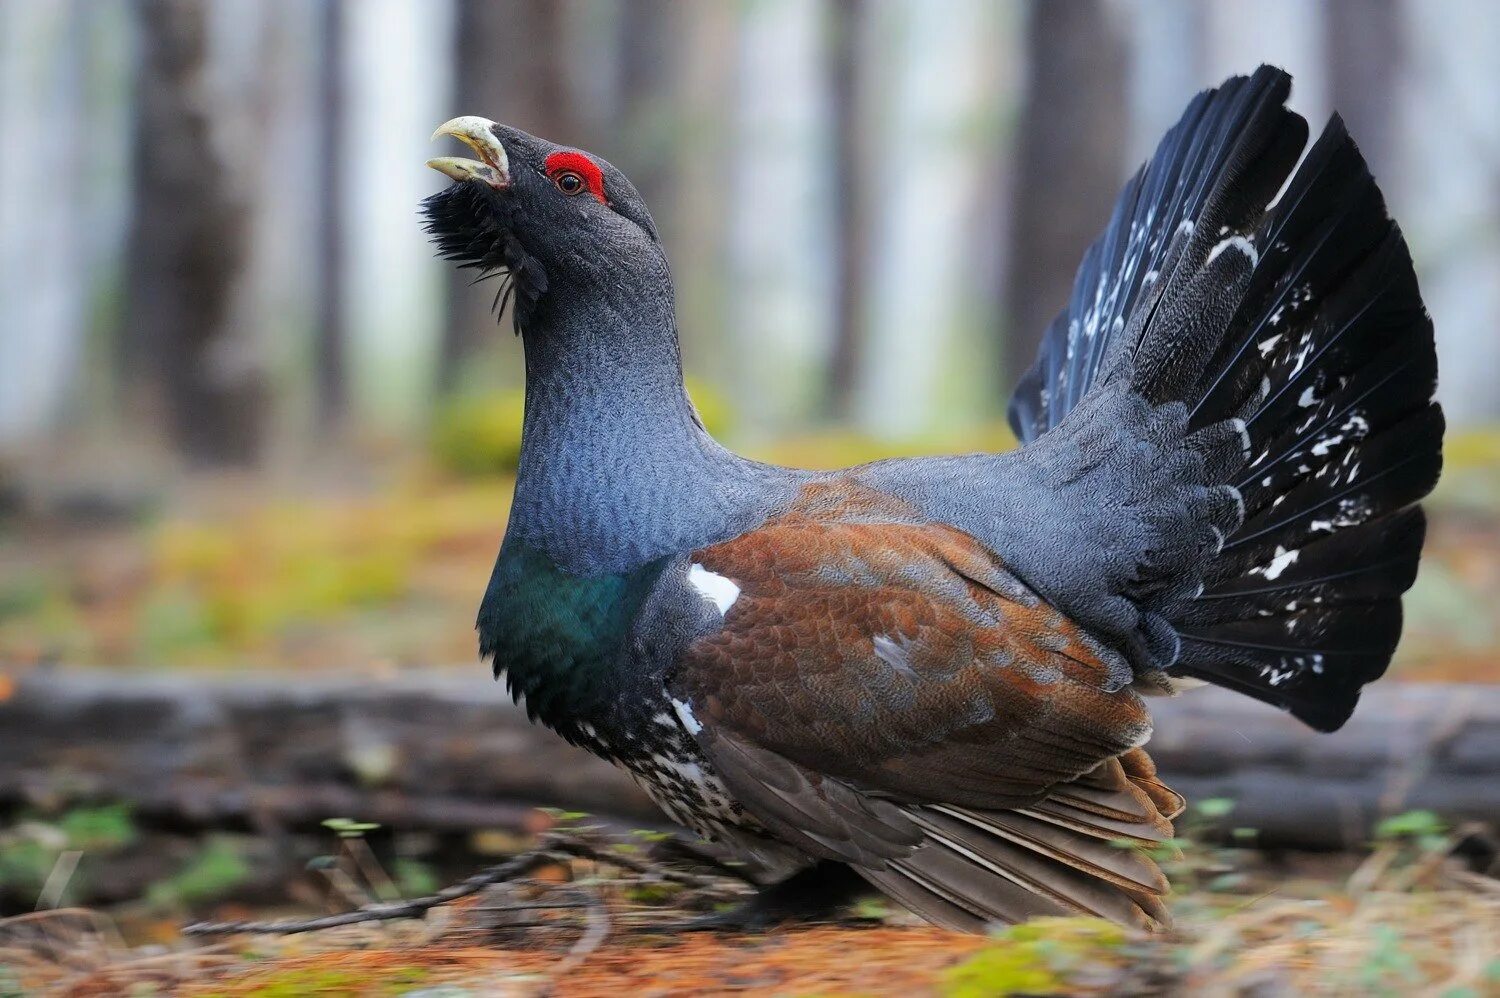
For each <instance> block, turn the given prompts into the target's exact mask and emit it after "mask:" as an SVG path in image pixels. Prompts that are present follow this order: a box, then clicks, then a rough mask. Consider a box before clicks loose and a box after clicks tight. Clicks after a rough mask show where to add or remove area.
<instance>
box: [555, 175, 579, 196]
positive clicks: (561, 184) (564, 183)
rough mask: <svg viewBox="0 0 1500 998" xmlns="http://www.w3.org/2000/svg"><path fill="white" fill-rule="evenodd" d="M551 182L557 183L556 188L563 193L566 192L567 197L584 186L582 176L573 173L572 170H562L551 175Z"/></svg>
mask: <svg viewBox="0 0 1500 998" xmlns="http://www.w3.org/2000/svg"><path fill="white" fill-rule="evenodd" d="M552 182H553V183H554V184H556V185H557V189H558V190H560V191H562V192H563V193H564V194H567V195H568V196H569V197H571V196H572V195H574V194H577V193H579V192H581V191H582V190H583V189H584V187H585V186H586V185H585V184H584V182H583V178H582V177H581V176H579V175H578V174H576V173H574V172H573V171H572V170H564V171H563V172H561V173H559V174H558V175H557V176H555V177H553V178H552Z"/></svg>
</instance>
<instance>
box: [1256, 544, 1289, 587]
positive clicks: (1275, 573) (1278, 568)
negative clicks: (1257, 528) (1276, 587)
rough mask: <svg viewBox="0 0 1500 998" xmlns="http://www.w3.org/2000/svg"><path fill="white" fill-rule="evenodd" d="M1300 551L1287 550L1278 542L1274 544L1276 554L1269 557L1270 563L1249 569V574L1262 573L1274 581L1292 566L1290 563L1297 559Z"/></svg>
mask: <svg viewBox="0 0 1500 998" xmlns="http://www.w3.org/2000/svg"><path fill="white" fill-rule="evenodd" d="M1300 553H1301V552H1300V551H1296V550H1292V551H1288V550H1287V549H1286V548H1284V547H1282V546H1281V545H1280V544H1278V545H1276V556H1275V557H1273V558H1272V559H1271V563H1270V564H1269V565H1262V566H1261V567H1260V568H1252V569H1250V574H1251V575H1264V576H1265V577H1266V578H1267V579H1268V580H1271V581H1275V580H1276V579H1279V578H1280V577H1281V573H1282V572H1285V571H1286V570H1287V569H1288V568H1290V567H1291V566H1292V563H1293V562H1295V561H1296V560H1297V555H1299V554H1300Z"/></svg>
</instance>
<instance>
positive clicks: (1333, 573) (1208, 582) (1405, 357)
mask: <svg viewBox="0 0 1500 998" xmlns="http://www.w3.org/2000/svg"><path fill="white" fill-rule="evenodd" d="M1289 86H1290V81H1289V79H1288V78H1287V76H1286V75H1285V74H1284V73H1281V72H1280V71H1278V70H1273V69H1270V68H1264V67H1263V68H1262V69H1261V70H1260V71H1259V72H1257V73H1256V74H1255V76H1253V77H1251V78H1248V79H1245V78H1240V79H1236V80H1232V81H1230V82H1229V83H1227V84H1225V86H1224V87H1222V88H1221V89H1220V90H1218V91H1211V92H1207V93H1205V94H1203V95H1200V97H1199V98H1198V99H1197V100H1195V101H1194V102H1193V104H1192V105H1191V107H1190V108H1189V110H1188V113H1187V114H1186V115H1185V116H1184V118H1183V121H1182V122H1181V123H1180V124H1179V125H1178V126H1177V127H1176V128H1175V129H1173V131H1172V132H1171V133H1169V135H1168V136H1167V138H1166V139H1165V140H1163V142H1162V145H1161V147H1160V148H1159V149H1158V151H1157V154H1156V156H1155V158H1153V160H1152V161H1151V163H1150V164H1148V165H1147V167H1145V168H1144V169H1143V171H1142V172H1141V173H1140V174H1139V175H1137V177H1136V178H1135V179H1134V180H1133V181H1132V182H1131V183H1130V185H1128V186H1127V188H1126V190H1125V192H1124V194H1123V195H1122V196H1121V199H1120V202H1119V204H1118V205H1117V207H1116V211H1115V216H1114V219H1113V220H1112V223H1111V226H1110V228H1109V230H1108V231H1107V232H1106V234H1105V235H1104V237H1103V238H1101V240H1100V241H1099V242H1098V243H1097V244H1096V245H1095V246H1094V247H1092V248H1091V249H1090V250H1089V253H1088V255H1087V256H1086V258H1085V261H1084V265H1083V267H1082V268H1081V269H1080V271H1079V278H1078V284H1077V285H1076V286H1075V289H1074V296H1073V301H1072V302H1071V303H1070V305H1069V309H1068V310H1067V311H1066V312H1064V314H1063V315H1062V316H1061V317H1060V318H1059V319H1058V322H1057V323H1056V324H1054V326H1053V328H1052V329H1051V331H1050V332H1049V335H1048V338H1047V340H1046V342H1045V343H1044V344H1043V346H1042V350H1041V354H1040V357H1039V359H1038V362H1037V365H1036V367H1034V368H1033V369H1032V370H1031V371H1030V372H1028V374H1027V375H1026V377H1025V378H1024V379H1022V383H1021V385H1020V387H1018V389H1017V392H1016V397H1015V399H1014V400H1013V402H1012V406H1011V419H1012V424H1013V425H1014V426H1015V428H1016V431H1017V433H1018V434H1020V435H1021V437H1022V439H1023V440H1026V441H1032V440H1038V439H1045V437H1044V436H1043V435H1044V434H1046V433H1047V431H1048V430H1049V429H1050V428H1052V427H1058V426H1066V425H1067V423H1068V421H1069V418H1070V414H1072V413H1073V412H1074V411H1075V410H1077V409H1080V408H1083V406H1084V403H1083V399H1084V398H1085V397H1086V396H1087V395H1088V394H1089V393H1090V392H1091V391H1094V392H1108V391H1111V390H1115V391H1118V390H1122V389H1124V388H1125V387H1126V386H1128V389H1129V391H1131V392H1133V393H1136V394H1138V395H1140V396H1141V397H1142V398H1144V399H1146V400H1147V401H1148V402H1150V403H1152V404H1154V405H1158V406H1167V407H1170V406H1183V407H1184V409H1183V411H1184V412H1185V414H1186V420H1185V423H1184V432H1188V433H1200V434H1202V433H1212V432H1222V433H1223V435H1224V436H1226V437H1230V436H1233V437H1239V438H1241V439H1242V440H1243V444H1244V448H1245V450H1244V453H1243V459H1241V460H1232V461H1227V462H1225V465H1226V466H1224V467H1221V468H1219V469H1217V475H1216V476H1210V477H1211V478H1214V479H1215V480H1217V481H1220V482H1222V483H1224V484H1225V485H1227V486H1229V487H1232V488H1233V490H1234V492H1235V494H1236V495H1237V496H1238V500H1239V505H1240V510H1239V514H1240V515H1239V516H1238V518H1237V519H1238V522H1237V523H1236V524H1235V525H1234V528H1233V529H1232V530H1229V531H1226V532H1225V533H1224V536H1222V537H1221V538H1219V543H1218V550H1217V553H1216V554H1215V556H1214V557H1213V558H1212V559H1211V560H1209V561H1208V562H1207V563H1206V564H1205V566H1204V567H1203V570H1202V572H1201V575H1200V583H1201V589H1199V590H1198V591H1196V592H1194V593H1188V594H1177V595H1175V596H1173V597H1172V598H1169V599H1166V600H1161V601H1159V602H1158V604H1157V606H1158V607H1159V612H1160V613H1161V615H1162V616H1163V617H1164V618H1165V619H1167V620H1168V621H1170V623H1171V624H1172V627H1173V629H1174V631H1175V632H1176V634H1177V637H1178V639H1179V641H1180V650H1179V654H1178V656H1177V659H1176V661H1175V662H1174V663H1173V664H1172V666H1171V670H1170V671H1171V673H1172V674H1174V675H1178V676H1187V677H1196V678H1201V679H1206V680H1208V681H1209V682H1213V683H1217V684H1219V685H1222V686H1227V687H1230V688H1232V689H1236V690H1239V691H1241V692H1244V693H1248V694H1249V695H1251V696H1254V697H1257V698H1259V699H1262V700H1266V701H1268V702H1270V703H1273V704H1277V705H1279V706H1282V707H1285V708H1288V709H1290V710H1291V711H1292V712H1293V713H1294V714H1296V715H1297V716H1298V717H1299V718H1301V719H1302V720H1304V721H1306V722H1307V723H1309V724H1311V725H1312V726H1314V727H1317V728H1321V729H1329V730H1331V729H1333V728H1337V727H1339V726H1340V725H1341V724H1342V723H1343V722H1344V721H1345V720H1346V719H1347V718H1348V716H1349V714H1350V712H1351V711H1352V710H1353V709H1354V704H1355V702H1356V700H1357V699H1358V695H1359V689H1360V687H1361V686H1362V685H1363V684H1365V683H1367V682H1369V681H1371V680H1373V679H1375V678H1377V677H1378V676H1380V674H1381V673H1382V672H1383V671H1384V670H1385V667H1386V664H1387V663H1388V662H1389V660H1390V656H1391V653H1392V651H1393V650H1394V648H1395V645H1396V641H1397V639H1398V638H1399V636H1400V631H1401V606H1400V596H1401V593H1402V592H1404V591H1405V589H1406V588H1407V587H1408V586H1409V585H1410V584H1411V581H1412V579H1413V577H1414V575H1415V572H1416V566H1417V560H1418V557H1419V555H1420V551H1421V543H1422V532H1423V530H1422V528H1423V520H1422V514H1421V511H1420V510H1419V509H1417V508H1416V507H1415V506H1414V505H1413V504H1414V503H1415V502H1416V501H1417V500H1419V499H1420V498H1421V497H1422V496H1424V495H1425V494H1426V493H1427V492H1428V491H1429V490H1430V489H1431V488H1432V486H1433V484H1434V483H1435V481H1436V479H1437V474H1438V470H1439V467H1440V464H1441V442H1442V432H1443V420H1442V413H1441V411H1440V410H1439V409H1438V407H1437V405H1436V404H1435V403H1434V402H1432V394H1433V390H1434V387H1435V384H1436V377H1437V365H1436V355H1435V352H1434V348H1433V335H1432V325H1431V322H1430V320H1429V319H1428V317H1427V314H1426V312H1425V311H1424V309H1423V307H1422V300H1421V296H1420V294H1419V293H1418V290H1417V284H1416V277H1415V275H1414V273H1413V271H1412V266H1411V259H1410V256H1409V254H1408V253H1407V250H1406V245H1405V242H1404V241H1403V239H1402V238H1401V234H1400V231H1399V230H1398V229H1397V228H1396V226H1395V224H1394V223H1393V222H1392V221H1391V220H1390V218H1389V217H1388V216H1387V214H1386V211H1385V205H1384V203H1383V201H1382V199H1381V197H1380V192H1379V190H1378V189H1377V188H1376V186H1375V183H1374V181H1373V180H1372V179H1371V177H1370V174H1369V171H1368V170H1367V168H1366V167H1365V164H1364V161H1363V159H1362V158H1361V157H1360V155H1359V151H1358V150H1357V149H1356V148H1355V145H1354V143H1353V141H1351V140H1350V138H1349V136H1348V134H1347V133H1346V131H1345V129H1344V125H1343V122H1342V121H1340V120H1339V119H1338V118H1337V116H1335V117H1334V118H1333V120H1332V121H1330V122H1329V124H1328V127H1327V128H1326V129H1325V130H1324V132H1323V134H1322V136H1321V137H1320V138H1319V140H1318V141H1317V143H1316V144H1315V145H1314V146H1313V148H1312V149H1311V150H1310V152H1309V153H1308V155H1307V158H1306V160H1305V161H1304V162H1303V163H1302V165H1301V167H1300V168H1299V169H1298V171H1297V173H1296V176H1295V177H1293V178H1292V180H1291V181H1290V183H1289V184H1287V187H1286V190H1285V192H1284V193H1282V195H1281V196H1280V198H1279V199H1278V200H1277V202H1276V204H1275V205H1274V206H1272V207H1270V208H1269V210H1268V209H1267V208H1266V204H1267V202H1268V201H1269V200H1270V199H1271V197H1272V196H1273V195H1274V194H1275V193H1276V191H1277V190H1278V189H1279V188H1280V187H1281V186H1282V183H1283V180H1284V179H1285V177H1286V175H1287V174H1288V173H1289V172H1290V170H1291V167H1292V165H1293V164H1294V163H1295V161H1296V158H1297V155H1298V153H1299V151H1300V149H1301V147H1302V144H1303V142H1304V141H1305V136H1306V124H1305V122H1303V121H1302V119H1301V118H1300V117H1298V116H1297V115H1295V114H1292V113H1291V112H1289V111H1287V110H1286V109H1285V108H1284V107H1283V102H1284V101H1285V98H1286V95H1287V91H1288V88H1289ZM1114 386H1119V387H1114ZM1221 427H1223V428H1227V429H1224V430H1222V431H1220V430H1218V429H1217V428H1221Z"/></svg>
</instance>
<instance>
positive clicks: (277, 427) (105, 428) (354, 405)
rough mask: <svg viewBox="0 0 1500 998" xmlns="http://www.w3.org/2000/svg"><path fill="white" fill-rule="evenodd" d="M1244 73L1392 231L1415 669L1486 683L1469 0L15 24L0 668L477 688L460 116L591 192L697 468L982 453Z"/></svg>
mask: <svg viewBox="0 0 1500 998" xmlns="http://www.w3.org/2000/svg"><path fill="white" fill-rule="evenodd" d="M1262 61H1270V62H1274V63H1278V64H1280V65H1282V66H1285V67H1286V68H1287V69H1289V70H1290V71H1291V72H1292V73H1293V75H1294V76H1295V79H1296V85H1295V92H1294V94H1293V101H1292V103H1293V106H1294V107H1295V108H1297V109H1298V110H1300V111H1301V112H1302V113H1304V114H1305V115H1307V116H1308V117H1309V118H1310V119H1311V120H1312V121H1313V122H1314V125H1315V127H1316V126H1317V125H1318V124H1320V123H1321V122H1322V121H1323V120H1325V119H1326V117H1327V116H1328V114H1329V113H1330V111H1331V110H1332V109H1333V108H1335V107H1336V108H1338V109H1339V110H1340V111H1341V112H1342V113H1343V114H1344V116H1345V117H1346V118H1347V119H1348V121H1349V124H1350V127H1351V130H1352V132H1353V134H1354V135H1355V137H1356V138H1357V139H1358V141H1359V142H1360V144H1361V146H1362V147H1363V149H1364V150H1365V152H1366V155H1367V156H1368V158H1369V160H1370V161H1371V164H1372V166H1373V168H1374V170H1375V173H1376V175H1377V177H1378V178H1379V179H1380V181H1381V184H1382V186H1383V188H1384V190H1385V192H1386V194H1387V196H1388V198H1389V201H1390V204H1391V207H1392V210H1393V213H1394V214H1395V216H1396V217H1397V218H1398V219H1400V221H1401V222H1402V224H1403V226H1404V228H1405V231H1406V233H1407V236H1408V238H1409V240H1410V242H1411V246H1412V251H1413V254H1414V256H1415V257H1416V260H1417V265H1418V269H1419V272H1420V276H1421V279H1422V284H1423V289H1424V292H1425V295H1426V298H1427V302H1428V305H1429V307H1430V309H1431V311H1432V313H1433V316H1434V318H1435V320H1436V325H1437V333H1438V339H1439V353H1440V356H1441V364H1442V384H1441V390H1440V395H1441V398H1442V400H1443V403H1444V405H1445V406H1446V408H1447V411H1448V414H1449V418H1450V423H1451V425H1452V427H1453V428H1454V430H1455V435H1454V437H1453V438H1452V444H1451V446H1450V449H1449V454H1450V462H1449V467H1450V473H1449V474H1448V476H1447V478H1446V480H1445V483H1444V486H1443V490H1442V492H1441V494H1440V496H1439V499H1438V504H1437V508H1438V510H1439V524H1438V529H1436V530H1435V532H1434V541H1433V544H1434V552H1435V556H1434V557H1433V558H1431V559H1429V562H1428V564H1427V566H1426V568H1425V570H1424V575H1423V579H1422V582H1421V583H1420V584H1419V587H1418V591H1417V593H1416V594H1414V596H1413V600H1412V605H1413V608H1414V609H1413V624H1412V629H1411V630H1412V641H1411V642H1409V643H1408V650H1407V651H1406V652H1404V655H1405V658H1404V659H1403V661H1407V662H1416V661H1420V662H1424V663H1426V666H1425V667H1426V668H1428V669H1429V670H1430V671H1432V672H1433V673H1434V674H1444V673H1446V672H1452V673H1454V674H1455V675H1464V676H1470V677H1473V676H1475V675H1478V676H1479V677H1481V678H1486V677H1489V676H1492V675H1493V674H1494V672H1493V658H1492V657H1491V656H1492V651H1491V650H1492V648H1493V647H1494V646H1496V645H1500V623H1497V619H1496V616H1497V613H1500V611H1497V610H1496V607H1497V606H1500V555H1497V551H1496V548H1497V545H1500V542H1497V541H1496V537H1495V535H1496V524H1497V522H1500V499H1497V492H1500V445H1497V443H1496V440H1497V438H1496V436H1494V435H1493V434H1492V432H1491V429H1490V428H1492V427H1494V426H1495V425H1496V424H1497V423H1500V391H1497V388H1500V5H1496V4H1493V3H1490V2H1488V0H1420V2H1418V0H1330V2H1326V3H1315V2H1306V0H1048V2H1043V0H1014V2H1004V3H993V2H985V0H943V2H940V3H926V2H918V0H911V2H902V0H739V2H732V3H688V2H672V0H618V2H612V0H139V2H127V0H4V2H3V3H0V664H4V663H10V664H12V665H21V666H24V665H27V664H36V663H45V662H58V661H60V662H68V663H73V662H83V663H104V664H149V665H159V664H214V663H217V664H225V665H230V664H232V665H240V664H263V665H278V664H279V665H287V664H291V665H301V664H323V663H331V664H338V665H356V664H357V665H365V664H369V663H376V662H385V663H393V664H398V665H399V664H404V663H426V662H442V663H452V662H469V661H472V659H473V655H474V652H473V639H472V633H471V628H470V622H471V620H472V612H473V607H474V606H475V605H476V603H477V600H478V596H479V594H480V592H481V591H482V588H483V585H484V580H485V578H486V576H487V573H488V567H489V564H490V561H491V559H492V558H493V555H494V551H495V549H496V546H497V544H498V540H499V535H500V533H501V531H502V529H503V525H504V522H505V516H506V504H507V502H508V497H509V485H510V483H509V479H508V478H507V474H508V472H509V470H510V467H511V464H512V463H513V461H514V458H515V454H516V452H517V449H518V446H519V422H520V408H521V395H520V391H519V389H520V379H521V363H520V347H519V344H518V343H517V342H516V341H515V339H514V338H513V337H512V336H511V335H510V333H509V323H508V322H501V323H497V321H496V318H495V317H494V316H493V315H492V314H491V303H492V299H493V292H494V289H493V285H481V286H479V287H471V286H469V284H468V278H467V277H466V276H460V275H456V274H454V273H452V272H451V271H450V269H449V268H447V267H446V266H445V265H443V264H441V263H439V262H438V261H436V260H434V259H433V258H432V254H431V250H430V248H429V245H428V243H427V240H426V238H425V236H424V235H423V233H422V231H421V228H420V224H419V219H418V216H417V210H416V209H417V203H418V202H419V200H420V199H421V198H422V197H423V196H424V195H426V194H428V193H430V192H432V191H434V190H436V189H437V188H438V187H439V186H440V185H441V184H443V183H446V180H445V179H444V178H442V177H440V176H439V175H437V174H435V173H433V172H432V171H430V170H427V169H425V168H424V167H423V161H424V160H425V159H426V158H427V157H429V156H432V155H438V154H443V153H451V152H453V151H454V150H452V149H449V148H446V146H445V147H443V148H438V147H436V146H434V145H432V144H430V143H429V141H428V135H429V134H430V132H431V130H432V128H433V126H434V125H436V124H437V123H438V122H440V121H443V120H445V119H447V118H449V117H452V116H454V115H457V114H481V115H484V116H487V117H491V118H494V119H497V120H501V121H505V122H508V123H512V124H515V125H518V126H520V127H522V128H525V129H528V130H530V131H534V132H537V133H539V134H542V135H545V136H547V137H549V138H553V139H555V140H558V141H561V142H565V143H570V144H575V145H578V146H581V147H583V148H587V149H589V150H591V151H593V152H596V153H599V154H601V155H603V156H605V157H606V158H608V159H610V160H611V161H612V162H614V163H615V164H616V165H618V166H619V167H621V168H622V169H623V170H624V171H625V172H626V173H627V174H628V175H629V176H631V177H632V178H633V179H634V180H635V182H636V183H637V185H638V186H639V187H640V189H641V190H642V191H643V192H644V194H645V196H646V198H647V200H648V202H649V203H650V205H651V207H652V210H653V212H654V213H655V215H656V217H657V219H658V222H659V223H660V225H661V228H662V231H663V232H664V234H665V239H666V242H667V244H668V247H669V252H670V255H671V258H672V260H673V262H674V266H675V273H676V280H677V286H678V297H679V301H678V305H679V313H680V321H681V329H682V334H683V339H684V350H685V355H686V362H687V365H688V367H689V371H690V375H691V378H692V388H693V392H694V395H695V398H696V399H697V401H698V402H699V404H700V407H701V408H702V409H703V410H704V412H705V415H706V417H707V419H708V420H709V422H710V424H711V425H712V427H713V428H714V429H715V430H716V431H717V432H718V433H719V434H720V435H721V436H722V437H723V438H724V439H725V440H726V441H727V442H729V443H730V444H732V445H735V446H738V447H741V448H743V449H746V450H749V451H752V452H754V453H756V454H758V455H762V456H768V457H771V458H775V459H779V460H782V461H786V462H788V463H801V464H811V465H819V464H822V465H836V464H846V463H852V462H855V461H860V460H865V459H869V458H873V457H877V456H882V455H884V454H888V453H899V452H912V451H916V450H956V449H972V448H994V447H1004V446H1008V445H1009V444H1010V442H1011V441H1010V439H1009V435H1008V433H1007V431H1006V430H1005V429H1004V427H1003V411H1004V405H1005V402H1006V400H1007V398H1008V395H1009V391H1010V387H1011V385H1012V384H1013V382H1014V381H1015V379H1016V378H1017V376H1018V375H1019V374H1020V372H1021V371H1022V370H1023V369H1024V366H1025V365H1026V364H1027V363H1028V362H1029V359H1030V357H1031V355H1032V353H1033V351H1034V349H1035V345H1036V342H1037V340H1038V338H1039V337H1040V335H1041V333H1042V331H1043V329H1044V328H1045V327H1046V325H1047V322H1048V321H1049V320H1050V318H1051V316H1052V315H1053V314H1054V313H1055V311H1056V310H1057V308H1058V307H1059V305H1060V303H1061V302H1062V301H1063V300H1064V298H1065V295H1066V291H1067V288H1068V287H1069V286H1070V284H1071V281H1072V274H1073V269H1074V266H1075V264H1076V262H1077V260H1078V258H1079V256H1080V254H1081V252H1082V250H1083V248H1084V247H1085V246H1086V245H1087V243H1088V242H1089V241H1090V240H1091V239H1092V238H1093V237H1094V235H1095V234H1096V233H1097V232H1098V231H1099V229H1100V228H1101V227H1102V225H1103V223H1104V221H1105V219H1106V217H1107V214H1108V211H1109V207H1110V205H1111V202H1112V200H1113V197H1114V195H1115V192H1116V190H1117V189H1118V187H1119V185H1120V183H1121V182H1122V181H1123V179H1124V178H1125V177H1126V176H1127V174H1128V173H1129V171H1131V170H1132V169H1134V167H1135V165H1136V164H1138V163H1139V162H1140V161H1141V160H1142V159H1143V158H1144V157H1145V156H1146V155H1147V154H1148V153H1149V151H1150V149H1151V148H1152V147H1153V145H1154V144H1155V142H1156V141H1157V139H1158V138H1159V136H1160V135H1161V133H1162V132H1163V131H1164V130H1165V129H1166V128H1167V127H1169V126H1170V125H1171V123H1172V122H1173V121H1174V120H1175V119H1176V117H1177V115H1178V114H1179V113H1180V111H1181V109H1182V107H1183V106H1184V104H1185V103H1186V101H1187V100H1188V98H1189V97H1190V96H1191V95H1192V93H1194V92H1195V91H1196V90H1198V89H1200V88H1202V87H1205V86H1209V85H1212V84H1215V83H1217V82H1218V81H1220V80H1221V79H1222V78H1223V77H1225V76H1226V75H1229V74H1232V73H1243V72H1248V71H1249V70H1251V69H1253V68H1254V66H1255V65H1256V64H1257V63H1259V62H1262Z"/></svg>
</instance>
